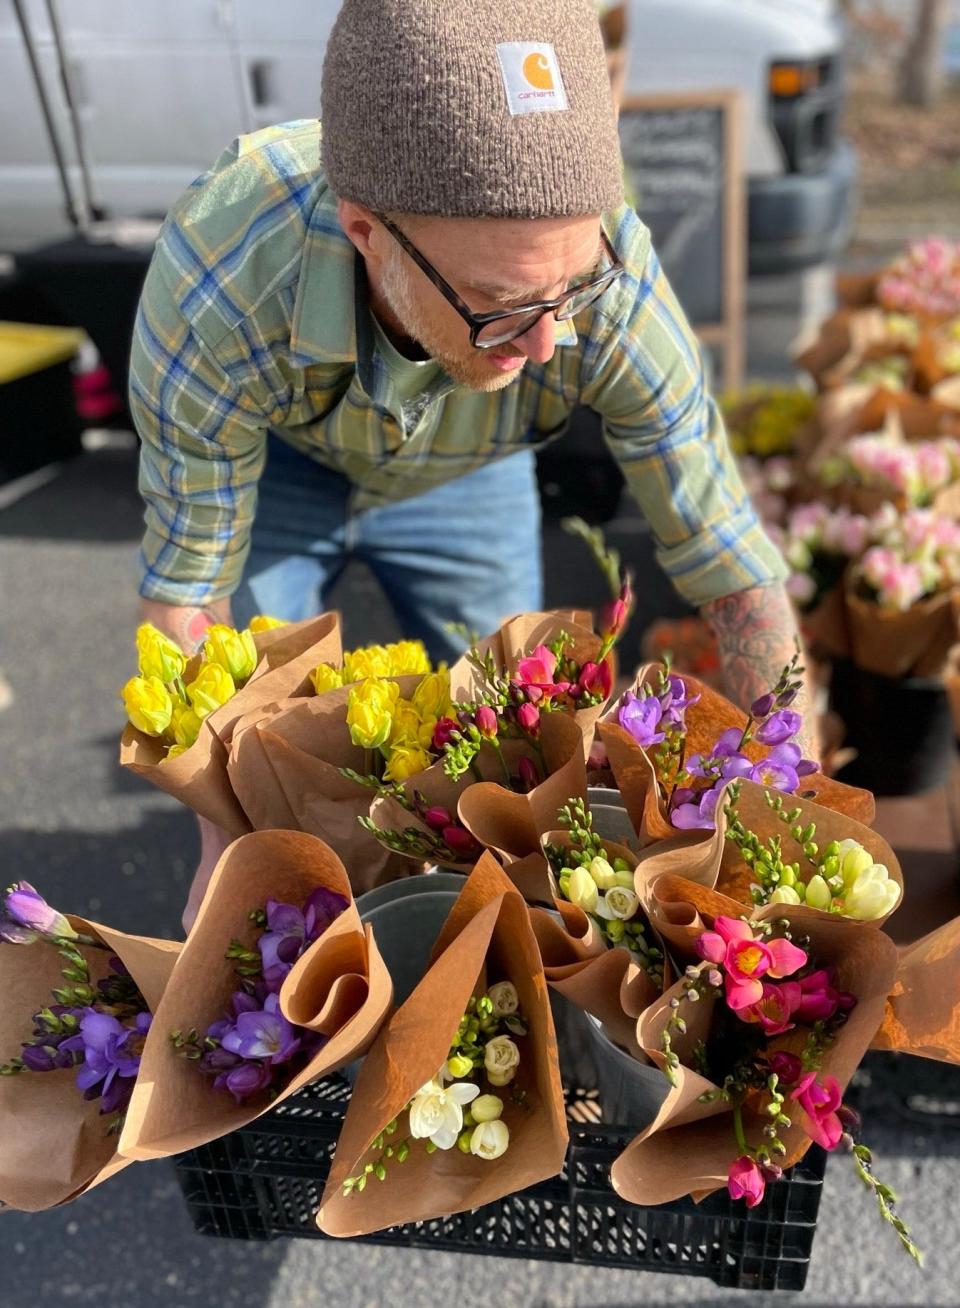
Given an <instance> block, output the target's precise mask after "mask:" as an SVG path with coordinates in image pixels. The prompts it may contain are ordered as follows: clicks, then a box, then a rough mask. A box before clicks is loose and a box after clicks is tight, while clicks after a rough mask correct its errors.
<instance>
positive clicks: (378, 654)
mask: <svg viewBox="0 0 960 1308" xmlns="http://www.w3.org/2000/svg"><path fill="white" fill-rule="evenodd" d="M389 676H390V656H389V654H388V653H387V651H386V649H385V648H384V647H383V645H366V646H364V648H363V649H354V650H347V652H346V653H345V654H344V656H343V684H344V685H345V686H348V685H350V683H351V682H354V681H363V680H365V679H366V678H367V677H389Z"/></svg>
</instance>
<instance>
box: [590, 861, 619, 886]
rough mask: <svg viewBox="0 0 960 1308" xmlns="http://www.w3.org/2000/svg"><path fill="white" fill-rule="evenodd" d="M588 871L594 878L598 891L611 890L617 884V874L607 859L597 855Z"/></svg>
mask: <svg viewBox="0 0 960 1308" xmlns="http://www.w3.org/2000/svg"><path fill="white" fill-rule="evenodd" d="M587 871H588V872H589V873H590V875H591V877H592V878H593V881H594V884H595V885H596V887H597V889H598V890H609V889H610V888H611V886H615V885H616V884H617V874H616V872H614V870H613V868H612V867H611V865H610V864H609V863H608V862H607V860H606V859H605V858H601V857H600V856H599V855H597V857H596V858H594V859H592V860H591V862H590V865H589V867H588V868H587Z"/></svg>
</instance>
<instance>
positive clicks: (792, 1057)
mask: <svg viewBox="0 0 960 1308" xmlns="http://www.w3.org/2000/svg"><path fill="white" fill-rule="evenodd" d="M768 1062H769V1064H770V1071H771V1072H775V1073H776V1075H777V1077H778V1078H779V1080H780V1082H781V1084H783V1085H795V1084H796V1083H797V1082H798V1081H799V1080H800V1078H801V1076H802V1075H803V1063H801V1061H800V1059H799V1058H798V1057H797V1055H796V1054H788V1053H787V1052H786V1050H784V1049H778V1050H777V1052H776V1053H775V1054H771V1055H770V1058H769V1059H768Z"/></svg>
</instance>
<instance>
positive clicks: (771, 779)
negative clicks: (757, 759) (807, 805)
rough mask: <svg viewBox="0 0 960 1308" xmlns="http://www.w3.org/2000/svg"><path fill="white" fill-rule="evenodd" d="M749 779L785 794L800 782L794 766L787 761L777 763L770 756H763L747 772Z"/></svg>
mask: <svg viewBox="0 0 960 1308" xmlns="http://www.w3.org/2000/svg"><path fill="white" fill-rule="evenodd" d="M747 776H748V779H749V780H750V781H754V782H756V784H757V785H758V786H768V787H769V788H770V789H771V790H782V791H783V793H784V794H785V795H792V794H793V792H794V791H795V790H796V789H797V787H798V786H799V784H800V778H799V777H798V776H797V770H796V768H793V767H791V766H790V765H789V764H788V763H777V762H776V761H775V760H774V759H772V758H765V759H764V760H763V762H761V763H758V764H757V765H756V767H754V768H751V769H750V771H749V773H748V774H747Z"/></svg>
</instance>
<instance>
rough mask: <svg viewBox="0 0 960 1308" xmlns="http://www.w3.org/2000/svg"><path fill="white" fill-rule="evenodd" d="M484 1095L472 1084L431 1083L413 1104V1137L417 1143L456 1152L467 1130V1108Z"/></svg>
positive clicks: (418, 1093)
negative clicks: (455, 1147) (465, 1119)
mask: <svg viewBox="0 0 960 1308" xmlns="http://www.w3.org/2000/svg"><path fill="white" fill-rule="evenodd" d="M479 1093H480V1088H479V1086H475V1085H472V1084H471V1083H470V1082H469V1081H458V1082H454V1084H453V1085H446V1086H445V1085H441V1083H440V1081H439V1080H433V1081H428V1082H427V1084H426V1085H425V1086H421V1088H420V1089H419V1090H418V1091H417V1093H416V1094H415V1095H414V1097H413V1099H412V1100H411V1101H410V1134H411V1135H412V1136H413V1137H414V1139H416V1140H432V1141H433V1143H434V1144H435V1145H436V1147H437V1148H438V1149H452V1148H453V1146H454V1145H455V1144H456V1143H457V1136H458V1135H459V1134H460V1132H461V1131H462V1130H463V1106H464V1104H469V1103H471V1102H472V1101H473V1100H474V1099H476V1097H477V1095H478V1094H479Z"/></svg>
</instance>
